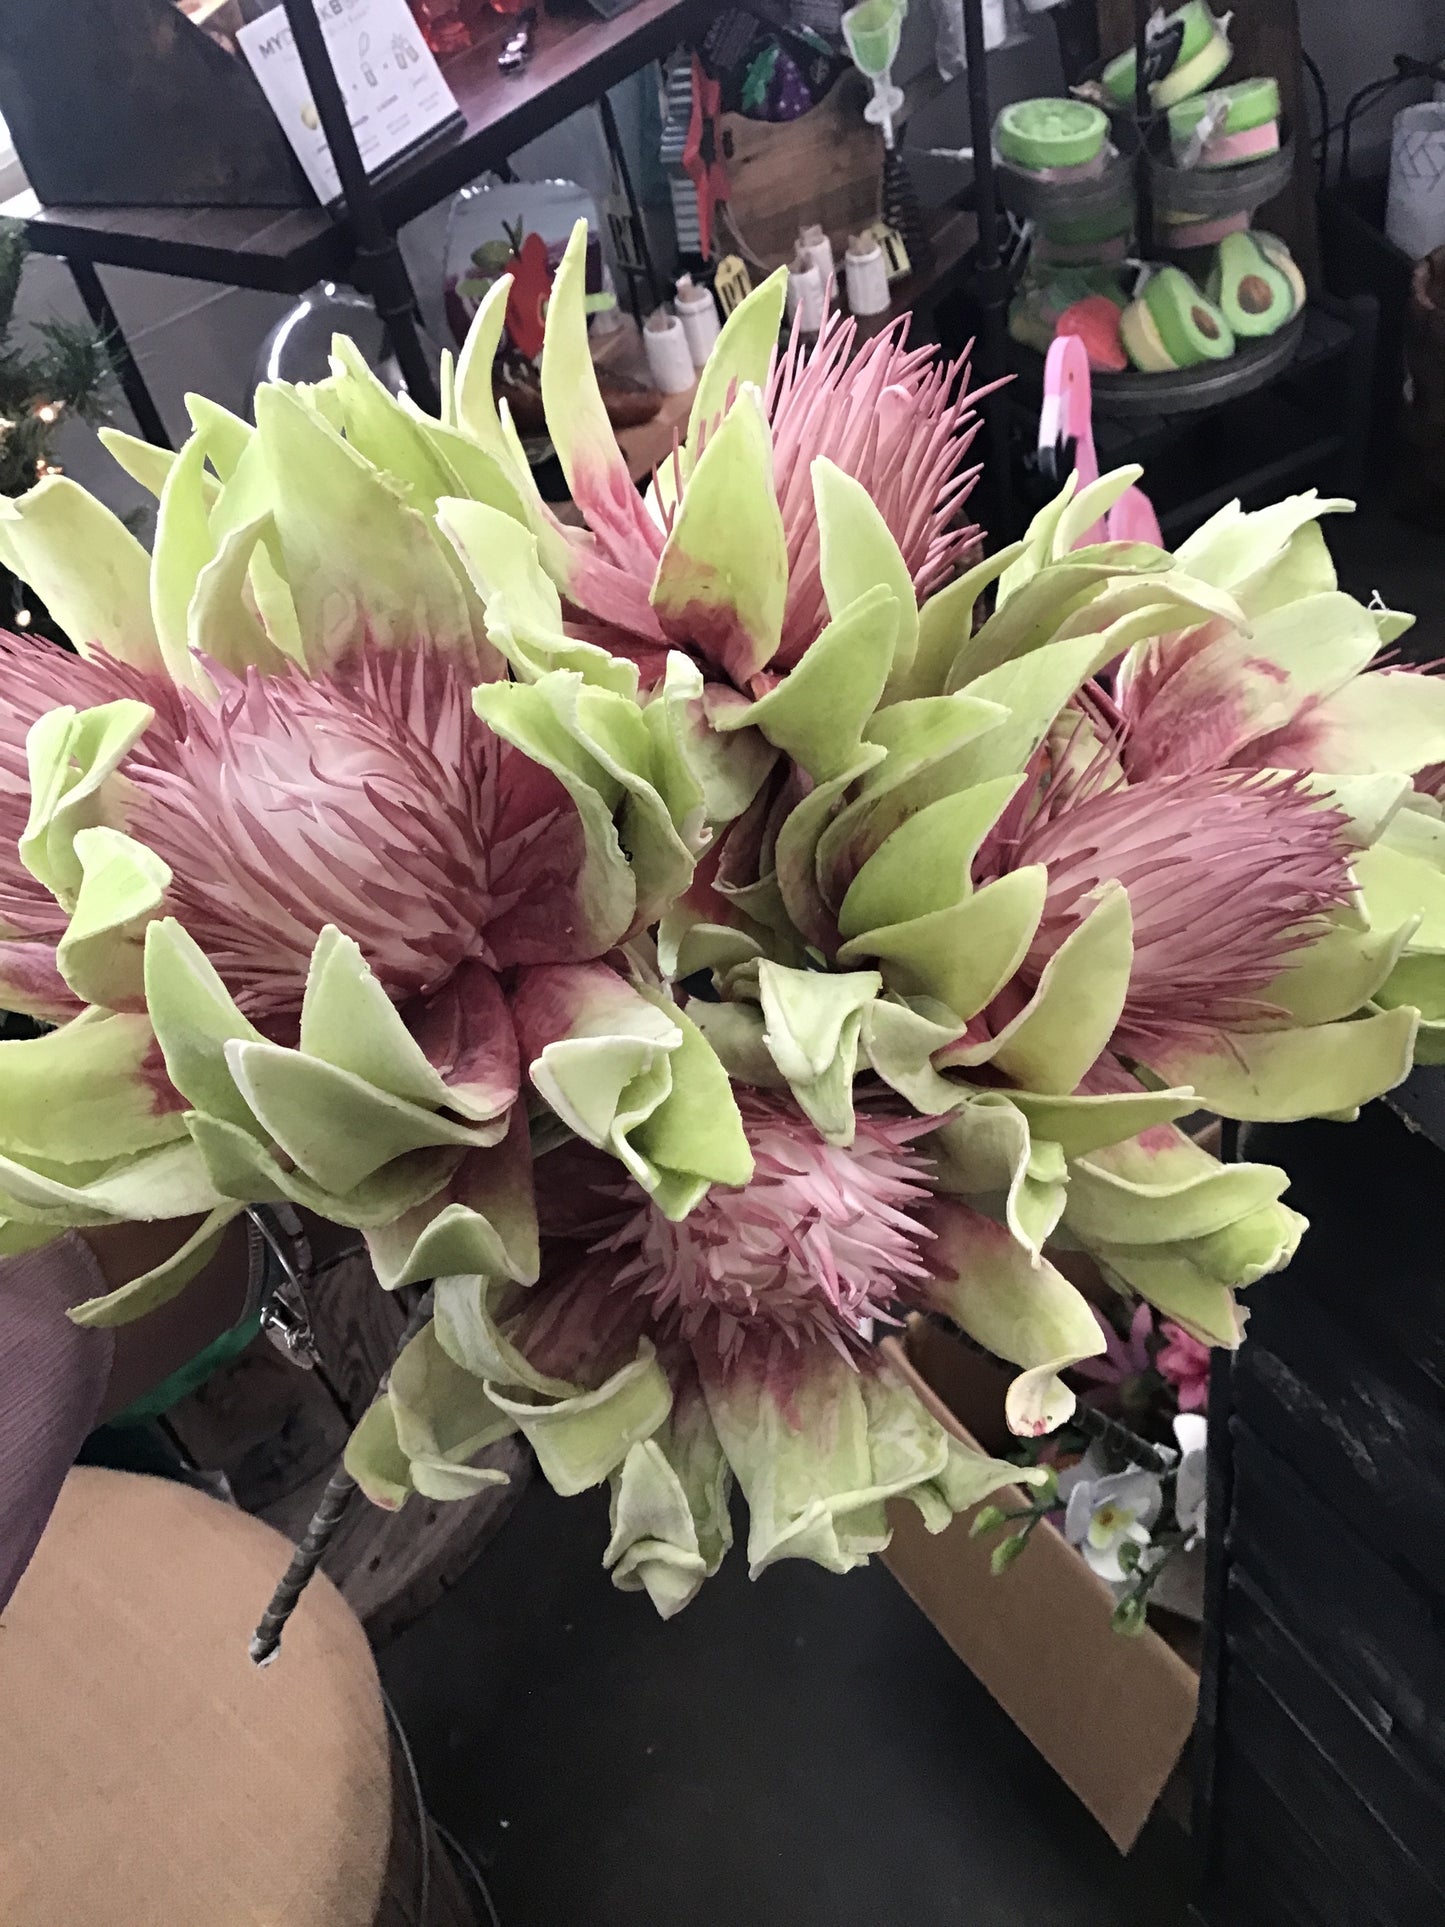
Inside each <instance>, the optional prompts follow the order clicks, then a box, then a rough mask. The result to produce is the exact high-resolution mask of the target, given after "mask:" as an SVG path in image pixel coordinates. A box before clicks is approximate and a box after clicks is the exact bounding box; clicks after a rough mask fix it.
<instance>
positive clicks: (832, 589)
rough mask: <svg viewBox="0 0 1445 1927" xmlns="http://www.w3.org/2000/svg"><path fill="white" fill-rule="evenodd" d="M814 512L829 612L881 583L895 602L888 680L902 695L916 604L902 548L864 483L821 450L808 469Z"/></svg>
mask: <svg viewBox="0 0 1445 1927" xmlns="http://www.w3.org/2000/svg"><path fill="white" fill-rule="evenodd" d="M810 473H811V476H812V482H813V502H814V506H815V508H816V511H817V516H818V568H819V574H820V576H821V579H822V583H823V594H824V597H825V599H826V601H827V604H828V613H829V614H830V615H831V616H834V617H837V616H840V615H842V613H843V611H844V610H845V609H847V608H848V607H850V605H851V604H853V603H855V602H857V601H858V600H859V598H860V597H862V596H866V595H867V594H868V593H869V591H870V590H871V589H874V588H876V587H877V586H878V585H880V584H881V585H882V586H883V587H884V588H886V589H887V590H888V591H889V592H890V594H891V595H892V597H893V600H894V602H895V603H896V604H897V605H898V606H897V630H896V634H895V637H894V644H893V653H892V660H891V667H890V669H889V671H888V681H889V683H890V685H891V686H892V688H893V690H894V693H895V694H896V695H897V694H902V692H903V689H904V687H905V686H906V683H907V680H908V674H909V671H910V670H911V669H912V667H913V660H914V657H915V656H916V655H917V653H918V604H917V602H916V601H915V599H914V595H913V578H912V576H911V575H910V574H909V570H908V564H907V562H905V561H904V559H903V552H902V550H901V549H900V548H899V546H898V544H897V543H896V542H895V541H894V539H893V532H892V530H891V529H890V528H889V526H888V524H887V522H885V521H884V519H883V514H882V511H881V510H880V509H879V508H878V505H877V504H876V503H875V502H874V500H873V498H872V496H871V495H870V494H869V493H868V491H867V489H866V488H864V486H863V484H862V483H861V482H859V481H857V480H855V479H854V477H853V476H851V475H848V474H845V472H844V471H843V470H842V469H841V468H839V467H837V465H836V464H835V463H833V462H830V461H829V460H828V459H827V457H826V456H823V455H820V456H818V458H817V459H816V460H815V461H814V463H813V465H812V469H811V471H810Z"/></svg>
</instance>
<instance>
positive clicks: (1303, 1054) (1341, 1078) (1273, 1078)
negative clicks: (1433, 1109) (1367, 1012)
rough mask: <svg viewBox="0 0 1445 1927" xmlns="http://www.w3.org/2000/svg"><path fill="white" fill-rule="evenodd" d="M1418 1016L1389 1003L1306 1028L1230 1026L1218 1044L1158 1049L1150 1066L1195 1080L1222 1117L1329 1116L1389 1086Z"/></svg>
mask: <svg viewBox="0 0 1445 1927" xmlns="http://www.w3.org/2000/svg"><path fill="white" fill-rule="evenodd" d="M1416 1023H1417V1018H1416V1015H1415V1012H1414V1011H1413V1010H1390V1011H1384V1012H1381V1013H1380V1014H1379V1015H1378V1016H1374V1017H1365V1018H1361V1019H1360V1020H1359V1021H1358V1022H1351V1023H1340V1024H1315V1025H1313V1026H1312V1027H1311V1028H1309V1029H1307V1030H1287V1031H1265V1032H1260V1033H1257V1034H1255V1035H1244V1034H1239V1033H1235V1034H1233V1035H1230V1036H1228V1037H1226V1038H1224V1039H1222V1040H1221V1042H1220V1044H1219V1046H1218V1048H1217V1049H1215V1050H1190V1049H1188V1048H1186V1047H1184V1046H1179V1047H1177V1048H1175V1049H1172V1050H1161V1051H1156V1052H1155V1053H1154V1055H1153V1058H1152V1061H1151V1063H1150V1069H1151V1070H1153V1071H1155V1072H1157V1073H1158V1075H1159V1076H1161V1077H1163V1078H1165V1079H1166V1080H1167V1081H1168V1082H1169V1083H1171V1084H1192V1085H1193V1086H1194V1088H1195V1090H1196V1091H1197V1092H1198V1093H1199V1101H1200V1104H1201V1105H1202V1106H1204V1107H1205V1108H1206V1109H1208V1110H1211V1111H1217V1112H1219V1114H1220V1115H1221V1116H1222V1117H1237V1118H1243V1119H1246V1120H1250V1121H1262V1120H1269V1121H1271V1122H1275V1123H1281V1124H1282V1123H1288V1122H1291V1121H1292V1120H1295V1119H1298V1118H1305V1117H1328V1116H1330V1115H1331V1114H1332V1113H1334V1112H1337V1111H1347V1110H1350V1109H1352V1108H1353V1107H1354V1106H1355V1105H1358V1104H1367V1103H1368V1102H1369V1101H1370V1099H1371V1098H1374V1097H1381V1096H1383V1095H1384V1093H1385V1092H1386V1091H1389V1090H1393V1089H1394V1087H1395V1086H1396V1085H1397V1084H1398V1083H1400V1082H1401V1080H1402V1079H1403V1078H1404V1077H1406V1076H1407V1075H1408V1074H1409V1070H1410V1061H1411V1049H1412V1046H1413V1044H1414V1041H1415V1027H1416Z"/></svg>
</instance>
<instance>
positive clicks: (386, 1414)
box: [342, 1392, 415, 1512]
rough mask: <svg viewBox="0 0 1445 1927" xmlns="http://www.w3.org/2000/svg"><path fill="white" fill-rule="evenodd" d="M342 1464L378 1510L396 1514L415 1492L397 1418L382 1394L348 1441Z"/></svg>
mask: <svg viewBox="0 0 1445 1927" xmlns="http://www.w3.org/2000/svg"><path fill="white" fill-rule="evenodd" d="M342 1464H343V1465H344V1466H345V1467H346V1470H347V1471H348V1472H349V1473H350V1474H351V1476H352V1478H353V1479H355V1481H356V1483H357V1484H358V1485H359V1486H360V1487H361V1489H362V1491H363V1492H364V1493H365V1494H366V1496H367V1498H368V1499H370V1501H371V1503H372V1504H373V1505H375V1506H380V1507H381V1508H382V1510H383V1511H385V1512H395V1511H397V1510H398V1509H399V1508H400V1507H401V1506H403V1505H404V1504H405V1503H406V1501H407V1499H408V1498H410V1496H411V1494H412V1492H413V1490H414V1489H415V1488H414V1487H413V1485H412V1482H411V1464H410V1462H409V1460H408V1459H407V1456H406V1454H405V1452H403V1451H402V1449H401V1446H400V1445H399V1444H398V1443H397V1437H396V1415H395V1413H394V1412H393V1411H392V1407H391V1400H390V1399H389V1398H388V1397H387V1395H386V1393H385V1392H383V1393H382V1394H381V1396H380V1397H379V1398H377V1399H374V1400H373V1401H372V1403H371V1404H370V1405H369V1406H368V1407H367V1410H366V1412H365V1414H364V1415H363V1417H362V1419H361V1422H360V1424H359V1425H358V1426H357V1427H356V1429H355V1430H354V1431H353V1433H352V1434H351V1437H350V1438H349V1439H348V1440H347V1441H346V1450H345V1452H344V1453H343V1455H342Z"/></svg>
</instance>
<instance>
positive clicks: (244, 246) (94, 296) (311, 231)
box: [3, 0, 715, 446]
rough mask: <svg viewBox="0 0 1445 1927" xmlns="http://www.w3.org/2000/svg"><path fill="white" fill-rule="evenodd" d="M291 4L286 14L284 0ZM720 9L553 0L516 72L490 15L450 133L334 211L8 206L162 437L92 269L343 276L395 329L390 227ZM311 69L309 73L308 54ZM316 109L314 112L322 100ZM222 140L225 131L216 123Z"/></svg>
mask: <svg viewBox="0 0 1445 1927" xmlns="http://www.w3.org/2000/svg"><path fill="white" fill-rule="evenodd" d="M287 6H288V14H290V6H291V0H287ZM714 12H715V8H714V6H713V5H712V0H636V4H634V5H633V6H631V7H629V8H628V9H627V10H626V11H625V12H622V13H619V14H618V15H617V16H616V17H615V18H613V19H610V20H603V19H600V18H599V17H598V16H597V14H596V13H595V12H594V11H593V10H592V9H591V7H589V6H588V5H587V4H586V3H585V0H552V4H550V5H549V7H548V9H547V11H546V12H545V13H543V14H541V15H539V18H538V21H537V27H536V32H535V37H534V43H533V44H534V52H533V55H532V59H531V63H530V65H529V66H528V67H527V69H526V71H525V72H524V73H522V74H518V75H507V74H503V73H501V72H499V71H498V67H497V55H498V54H499V53H500V51H501V49H502V46H503V44H504V42H505V40H506V38H507V37H508V35H509V34H510V33H511V32H513V31H514V30H515V27H514V22H513V21H512V20H511V19H510V17H509V16H503V15H498V16H497V19H496V24H495V27H494V28H493V29H491V31H490V32H489V33H488V34H487V35H486V36H485V37H483V38H481V39H480V40H479V41H478V43H477V45H476V46H474V47H473V48H472V49H471V50H470V51H469V52H467V53H465V54H461V55H459V56H457V58H456V59H454V60H450V61H448V62H447V63H446V65H445V69H444V71H445V75H446V79H447V83H448V85H449V86H450V87H451V89H452V92H453V93H454V94H455V95H456V98H457V102H458V105H459V107H460V108H461V113H462V122H463V124H462V126H461V127H460V128H459V129H458V131H457V132H456V133H455V135H453V136H452V137H451V138H449V139H446V140H443V141H442V142H440V143H438V144H437V145H436V146H428V147H427V149H426V150H425V151H424V152H422V153H419V154H417V155H416V156H415V157H414V158H411V159H409V160H407V161H406V162H404V163H403V164H401V165H399V166H398V167H396V168H395V169H393V170H388V172H387V173H386V174H385V176H384V177H382V178H379V179H376V180H372V181H362V182H354V183H353V186H354V189H355V194H354V196H353V195H352V194H351V193H348V203H347V205H346V206H344V207H342V208H341V209H340V210H338V213H337V214H336V215H333V214H332V213H330V212H329V211H328V210H326V209H324V208H321V207H294V208H289V209H277V208H274V207H261V206H255V205H252V206H246V207H235V206H231V207H225V206H206V207H194V206H193V207H158V206H146V207H131V206H126V207H96V206H84V207H79V206H58V205H50V206H42V205H41V204H40V202H39V201H38V200H37V198H36V196H35V195H34V194H33V193H25V194H22V195H18V196H16V197H15V199H14V200H12V201H11V202H9V203H8V204H7V205H6V206H5V208H4V210H3V211H4V212H5V213H6V214H8V215H11V216H13V217H15V218H18V219H20V220H23V221H24V223H25V229H26V234H27V237H28V239H29V242H30V246H31V249H32V250H33V251H34V252H35V253H37V254H50V255H59V256H61V257H63V258H64V259H65V260H66V261H68V262H69V263H70V266H71V268H72V270H73V272H74V273H75V275H76V279H77V282H78V284H79V285H80V288H81V292H82V295H83V296H84V297H85V299H86V302H87V306H88V307H89V308H90V311H91V313H92V315H93V316H94V318H95V319H96V320H97V321H98V322H99V323H100V325H102V326H104V327H105V328H106V330H107V332H108V333H109V334H110V335H111V337H112V339H113V340H114V342H115V344H116V347H117V351H118V353H117V359H118V362H119V367H120V374H121V378H122V382H123V385H124V388H125V393H126V398H127V400H128V401H129V402H130V403H131V406H132V408H133V410H134V411H135V414H136V417H137V421H138V422H139V424H140V426H141V430H142V432H143V433H144V434H145V435H146V437H147V439H148V440H151V441H154V442H156V443H158V444H159V445H162V446H164V445H166V444H167V436H166V432H165V429H164V426H163V424H162V422H161V420H160V416H159V413H158V411H157V410H156V408H155V405H154V403H153V401H152V400H151V398H150V395H149V393H148V392H147V390H146V387H145V383H144V381H143V379H142V378H141V376H140V373H139V370H138V369H137V368H136V367H135V365H134V362H133V360H132V359H131V357H130V355H129V352H128V350H127V348H126V344H125V338H124V335H123V333H122V332H121V330H120V327H119V323H118V321H117V319H116V316H115V314H114V311H113V309H112V308H111V306H110V303H109V301H108V299H107V298H106V295H105V291H104V289H103V287H102V286H101V283H100V278H99V276H98V274H97V273H96V269H97V268H99V267H111V266H113V267H126V268H134V269H139V270H140V271H142V272H144V273H150V274H170V275H182V276H185V277H187V278H188V279H192V280H198V281H213V282H220V283H223V284H228V285H231V286H236V287H243V288H256V289H258V290H261V291H263V292H266V293H276V294H290V295H299V294H302V293H304V292H305V290H306V289H307V288H310V287H313V286H314V285H315V284H316V283H317V282H318V281H341V282H346V283H349V284H351V285H360V286H363V287H364V290H365V292H367V293H368V294H369V295H371V297H372V299H373V300H375V301H376V302H377V304H378V312H379V313H382V315H383V319H384V320H387V325H388V327H389V328H390V327H391V321H390V319H389V318H388V316H387V314H386V312H385V309H390V310H391V312H392V314H393V315H394V316H395V317H396V319H397V325H398V326H400V328H401V329H402V332H403V334H405V332H406V321H405V318H404V311H405V312H408V313H409V312H410V311H411V309H412V308H413V307H414V296H413V294H412V291H411V287H410V282H409V280H407V281H406V288H405V292H403V288H402V281H403V279H405V270H404V269H403V268H402V267H401V266H400V263H399V262H397V261H395V260H393V259H392V255H393V252H394V248H395V237H396V234H397V231H398V229H399V228H401V227H402V226H403V225H404V224H405V223H406V222H408V221H410V220H413V219H415V217H416V216H417V215H418V214H423V213H425V212H426V211H427V209H428V208H431V207H435V206H436V205H437V204H438V203H439V202H441V201H444V200H446V199H447V197H448V196H449V195H451V194H453V193H455V191H456V190H457V188H459V187H462V186H464V185H465V184H466V183H467V182H468V181H471V180H474V179H475V178H476V176H477V175H478V174H481V173H484V172H486V171H487V170H488V169H489V168H500V167H503V166H505V164H506V162H507V157H508V156H509V155H510V154H512V153H514V152H515V151H516V150H517V149H518V148H519V147H521V146H523V145H524V144H525V143H526V142H528V141H531V140H535V139H536V138H537V137H538V136H539V135H541V134H544V133H546V132H547V131H548V129H550V128H552V127H555V126H556V125H557V123H558V122H559V121H561V120H564V119H566V117H567V116H568V115H569V114H572V113H575V112H576V111H577V110H578V109H579V108H583V107H588V106H590V105H592V104H594V103H595V102H596V101H597V100H598V99H599V98H600V97H601V96H602V95H603V94H604V93H605V92H606V90H607V89H608V88H609V87H613V86H616V85H617V83H618V82H619V81H622V80H625V79H626V78H627V76H628V75H629V74H632V73H635V72H636V71H637V70H638V69H639V68H640V67H643V66H645V65H646V64H647V63H648V62H649V61H652V60H656V59H658V58H660V57H661V56H662V55H663V54H665V53H667V52H668V51H669V50H670V49H671V48H672V47H674V46H676V45H678V44H679V43H680V42H684V41H686V40H688V39H689V38H690V37H691V36H693V35H694V34H695V33H698V32H701V30H702V29H703V28H704V26H705V25H706V24H707V22H708V21H709V20H710V19H711V18H712V17H713V14H714ZM291 17H292V20H293V29H294V23H295V16H294V15H293V16H291ZM307 72H308V74H311V75H312V78H313V81H314V79H315V76H314V74H312V67H311V64H310V62H308V63H307ZM317 107H318V112H320V111H321V96H320V95H318V96H317ZM328 133H330V129H329V128H328ZM218 138H219V139H222V140H224V138H225V134H224V131H223V130H218ZM331 140H332V147H333V151H334V152H335V153H336V156H337V160H338V167H339V168H340V162H341V157H342V155H343V154H344V153H345V151H346V149H347V147H348V146H349V147H350V148H352V149H353V150H354V149H355V141H354V139H353V138H352V137H351V135H350V129H349V126H348V127H345V128H342V127H338V128H337V130H336V132H335V134H332V135H331ZM363 173H364V170H363ZM378 277H379V279H378ZM383 304H385V307H383ZM413 327H414V324H413ZM398 360H399V361H403V366H404V367H405V362H406V361H408V360H413V357H412V354H411V349H410V345H409V344H408V347H407V351H406V357H405V359H404V358H403V356H402V355H401V354H400V353H398ZM407 372H408V376H409V381H410V375H411V374H412V373H413V372H414V373H415V374H416V376H417V378H418V382H419V383H420V377H421V374H422V372H423V371H422V370H421V369H420V368H413V369H411V370H408V371H407ZM413 392H416V391H415V390H414V391H413ZM430 394H431V382H430V374H429V372H428V373H427V378H426V383H425V385H424V386H422V387H421V392H420V393H418V394H417V397H416V398H417V400H418V401H419V402H421V401H422V400H423V397H424V396H430Z"/></svg>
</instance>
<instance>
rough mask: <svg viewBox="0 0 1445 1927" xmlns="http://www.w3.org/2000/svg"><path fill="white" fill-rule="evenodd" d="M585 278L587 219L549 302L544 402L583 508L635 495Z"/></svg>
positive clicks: (575, 232)
mask: <svg viewBox="0 0 1445 1927" xmlns="http://www.w3.org/2000/svg"><path fill="white" fill-rule="evenodd" d="M586 278H587V223H586V222H585V221H578V222H577V223H576V224H575V225H574V227H573V229H572V234H571V237H570V239H569V240H568V242H567V248H566V251H565V253H564V254H563V256H562V260H561V264H560V265H559V267H558V269H557V273H556V276H555V277H554V279H553V282H552V293H551V296H550V298H549V300H548V303H547V320H546V341H545V345H544V347H543V350H542V406H543V408H544V410H545V411H546V416H547V432H548V434H549V435H550V436H551V437H552V442H553V445H554V447H555V448H556V450H557V459H558V461H559V462H561V464H562V473H563V474H564V475H565V476H566V478H567V492H568V494H569V495H570V496H571V497H572V499H573V501H574V502H576V503H577V504H578V506H579V507H580V508H581V509H582V511H583V513H584V514H585V513H586V511H587V506H588V503H589V501H590V500H591V499H592V498H594V497H597V496H607V497H610V499H611V500H613V501H614V502H626V501H627V500H628V498H629V497H631V496H634V495H635V491H634V489H633V486H632V478H631V476H630V475H629V474H628V472H627V463H626V460H625V459H624V457H623V454H622V451H621V449H619V447H618V446H617V437H616V436H615V435H614V434H613V432H612V424H611V422H610V421H609V420H608V418H607V409H606V405H605V404H604V402H603V400H602V391H601V389H600V388H599V387H598V385H597V372H596V369H595V368H594V366H593V362H592V350H591V347H590V345H589V343H588V339H587V314H586V308H585V305H584V304H585V295H586ZM638 508H639V510H640V508H641V503H640V502H639V504H638Z"/></svg>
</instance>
